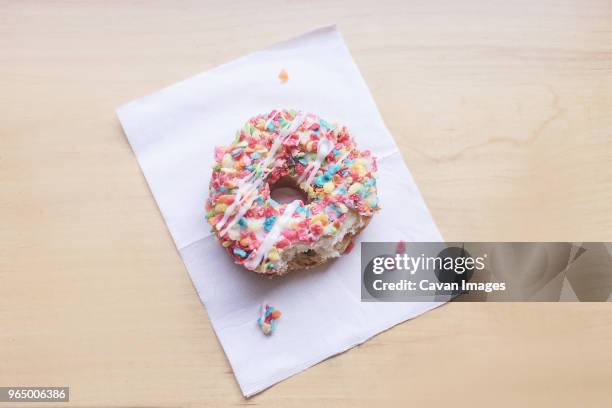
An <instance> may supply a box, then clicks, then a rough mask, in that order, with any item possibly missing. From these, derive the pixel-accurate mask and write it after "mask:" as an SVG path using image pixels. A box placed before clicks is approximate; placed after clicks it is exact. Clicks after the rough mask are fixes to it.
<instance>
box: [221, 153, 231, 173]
mask: <svg viewBox="0 0 612 408" xmlns="http://www.w3.org/2000/svg"><path fill="white" fill-rule="evenodd" d="M221 167H223V168H224V169H231V168H233V167H234V160H233V159H232V155H231V154H229V153H225V155H223V160H221Z"/></svg>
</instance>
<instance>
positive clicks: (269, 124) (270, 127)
mask: <svg viewBox="0 0 612 408" xmlns="http://www.w3.org/2000/svg"><path fill="white" fill-rule="evenodd" d="M267 128H268V130H274V122H273V121H270V122H269V123H268V126H267Z"/></svg>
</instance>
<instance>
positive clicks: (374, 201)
mask: <svg viewBox="0 0 612 408" xmlns="http://www.w3.org/2000/svg"><path fill="white" fill-rule="evenodd" d="M377 205H378V197H373V198H371V199H370V207H371V208H376V206H377Z"/></svg>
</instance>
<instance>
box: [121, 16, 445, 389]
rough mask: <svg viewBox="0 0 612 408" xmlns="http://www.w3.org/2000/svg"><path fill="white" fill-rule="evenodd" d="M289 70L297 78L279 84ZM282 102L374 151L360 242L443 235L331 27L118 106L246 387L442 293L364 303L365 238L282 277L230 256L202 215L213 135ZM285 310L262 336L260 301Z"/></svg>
mask: <svg viewBox="0 0 612 408" xmlns="http://www.w3.org/2000/svg"><path fill="white" fill-rule="evenodd" d="M281 69H285V70H286V71H287V72H288V74H289V81H287V82H286V83H281V82H280V81H279V79H278V73H279V72H280V70H281ZM275 108H277V109H278V108H292V109H299V110H303V111H308V112H314V113H317V114H319V115H320V116H321V117H322V118H324V119H326V120H328V121H331V122H338V123H341V124H344V125H346V126H347V127H348V128H349V131H350V132H351V134H352V135H353V136H354V137H355V139H356V140H357V143H358V146H359V147H360V148H362V149H371V150H372V151H373V152H374V154H375V155H376V156H378V164H379V175H378V186H379V198H380V203H381V206H382V211H380V213H378V214H377V215H376V216H375V217H374V218H373V220H372V222H371V223H370V225H369V226H368V228H366V230H365V231H364V232H363V233H362V234H361V236H360V241H396V240H405V241H441V240H442V238H441V236H440V233H439V231H438V229H437V228H436V225H435V224H434V222H433V220H432V218H431V215H430V214H429V211H428V210H427V207H426V206H425V203H424V202H423V198H422V197H421V194H420V192H419V190H418V188H417V186H416V184H415V183H414V180H413V179H412V176H411V175H410V172H409V170H408V169H407V168H406V166H405V165H404V162H403V161H402V157H401V155H400V153H399V151H398V149H397V146H396V145H395V143H394V141H393V138H392V137H391V135H390V133H389V131H388V130H387V129H386V127H385V125H384V123H383V121H382V119H381V117H380V114H379V113H378V110H377V108H376V105H375V104H374V101H373V99H372V96H371V95H370V93H369V91H368V89H367V87H366V84H365V82H364V80H363V78H362V77H361V75H360V73H359V70H358V69H357V67H356V66H355V63H354V62H353V59H352V58H351V55H350V53H349V51H348V49H347V48H346V45H345V44H344V41H343V40H342V37H341V35H340V33H339V32H338V30H337V29H336V27H335V26H332V27H325V28H321V29H318V30H315V31H312V32H309V33H306V34H304V35H301V36H299V37H297V38H294V39H292V40H289V41H286V42H283V43H280V44H277V45H275V46H273V47H270V48H267V49H265V50H262V51H258V52H255V53H253V54H250V55H247V56H245V57H242V58H239V59H237V60H235V61H232V62H230V63H228V64H225V65H222V66H220V67H218V68H216V69H213V70H211V71H209V72H206V73H203V74H200V75H197V76H195V77H193V78H190V79H188V80H185V81H183V82H180V83H178V84H176V85H173V86H170V87H168V88H166V89H163V90H161V91H159V92H156V93H154V94H152V95H149V96H146V97H143V98H140V99H137V100H135V101H133V102H130V103H128V104H126V105H124V106H122V107H120V108H119V109H118V115H119V119H120V121H121V124H122V125H123V129H124V131H125V134H126V135H127V138H128V139H129V141H130V144H131V145H132V148H133V149H134V153H135V154H136V157H137V158H138V162H139V163H140V166H141V168H142V171H143V172H144V175H145V177H146V179H147V181H148V183H149V186H150V188H151V191H152V192H153V195H154V196H155V200H156V201H157V204H158V205H159V208H160V210H161V213H162V215H163V217H164V219H165V221H166V224H167V225H168V228H169V230H170V232H171V234H172V236H173V238H174V241H175V243H176V246H177V248H178V250H179V252H180V254H181V256H182V258H183V261H184V262H185V266H186V267H187V270H188V271H189V274H190V275H191V279H192V280H193V282H194V284H195V287H196V288H197V291H198V294H199V295H200V298H201V299H202V302H203V303H204V305H205V306H206V310H207V311H208V314H209V316H210V320H211V321H212V324H213V327H214V329H215V332H216V333H217V336H218V338H219V340H220V342H221V344H222V346H223V349H224V350H225V353H226V354H227V357H228V359H229V361H230V363H231V365H232V368H233V370H234V374H235V376H236V379H237V380H238V383H239V384H240V388H241V389H242V392H243V394H244V395H245V396H250V395H253V394H255V393H257V392H259V391H261V390H263V389H265V388H267V387H269V386H271V385H273V384H274V383H276V382H279V381H281V380H283V379H285V378H287V377H289V376H291V375H293V374H296V373H298V372H300V371H301V370H304V369H305V368H307V367H310V366H312V365H314V364H316V363H318V362H320V361H322V360H324V359H325V358H328V357H330V356H333V355H334V354H337V353H341V352H342V351H344V350H347V349H349V348H351V347H353V346H355V345H357V344H359V343H362V342H364V341H365V340H367V339H368V338H370V337H372V336H373V335H375V334H377V333H380V332H381V331H383V330H385V329H388V328H389V327H391V326H393V325H395V324H398V323H400V322H402V321H404V320H406V319H410V318H412V317H415V316H417V315H419V314H421V313H423V312H425V311H427V310H429V309H431V308H433V307H435V306H436V305H437V303H362V302H361V301H360V298H361V295H360V293H361V292H360V288H361V286H360V285H361V283H360V277H361V273H360V251H359V248H360V246H359V243H357V244H356V245H355V249H354V250H353V251H352V252H351V253H350V254H348V255H345V256H343V257H341V258H339V259H338V260H336V261H333V262H331V263H329V264H327V265H324V266H322V267H319V268H317V269H314V270H310V271H303V272H297V273H292V274H290V275H288V276H286V277H283V278H280V279H274V280H268V279H263V278H261V277H259V276H255V275H254V274H252V273H249V272H247V271H246V270H244V269H243V268H242V267H240V266H237V265H234V264H233V263H232V261H231V259H230V258H229V256H227V255H226V254H225V252H224V250H223V249H222V248H221V246H220V245H219V243H218V242H217V241H216V239H215V237H214V236H213V235H212V234H211V232H210V230H209V227H208V225H207V224H206V221H205V219H204V209H203V208H204V201H205V199H206V197H207V194H208V182H209V180H210V175H211V168H212V164H213V151H214V146H215V145H227V144H229V143H231V141H232V140H233V138H234V135H235V132H236V130H237V129H238V128H240V127H241V126H242V125H243V123H244V122H245V121H246V120H247V119H248V118H250V117H252V116H254V115H256V114H258V113H265V112H268V111H270V110H272V109H275ZM263 302H267V303H270V304H272V305H274V306H275V307H276V308H278V309H280V310H281V311H282V312H283V316H282V317H281V318H280V320H279V321H278V325H277V330H276V332H275V333H274V335H272V336H270V337H266V336H264V335H263V334H262V333H261V331H260V330H259V328H258V327H257V324H256V319H257V317H258V314H259V311H260V307H261V304H262V303H263Z"/></svg>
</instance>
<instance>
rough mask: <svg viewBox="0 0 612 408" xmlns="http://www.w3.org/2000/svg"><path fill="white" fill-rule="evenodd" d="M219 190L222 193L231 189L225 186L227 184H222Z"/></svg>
mask: <svg viewBox="0 0 612 408" xmlns="http://www.w3.org/2000/svg"><path fill="white" fill-rule="evenodd" d="M217 191H219V192H221V193H227V192H228V191H229V189H228V188H227V187H225V186H221V187H219V190H217Z"/></svg>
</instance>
